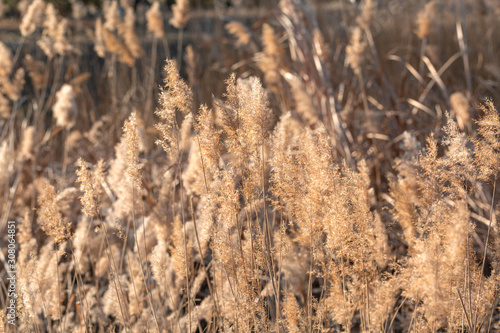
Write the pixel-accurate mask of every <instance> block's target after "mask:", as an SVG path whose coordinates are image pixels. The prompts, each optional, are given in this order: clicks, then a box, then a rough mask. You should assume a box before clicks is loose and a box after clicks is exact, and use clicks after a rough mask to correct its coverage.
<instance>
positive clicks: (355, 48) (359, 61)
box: [346, 27, 366, 73]
mask: <svg viewBox="0 0 500 333" xmlns="http://www.w3.org/2000/svg"><path fill="white" fill-rule="evenodd" d="M365 49H366V42H365V41H364V40H363V31H362V30H361V29H360V28H359V27H355V28H354V29H353V30H352V34H351V40H350V41H349V45H347V47H346V57H347V62H348V63H349V65H350V66H351V68H352V69H353V71H354V72H355V73H359V72H360V71H361V66H362V65H363V61H364V52H365Z"/></svg>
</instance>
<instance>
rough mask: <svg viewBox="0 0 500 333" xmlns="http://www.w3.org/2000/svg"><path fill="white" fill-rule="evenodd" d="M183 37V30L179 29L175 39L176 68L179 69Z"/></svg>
mask: <svg viewBox="0 0 500 333" xmlns="http://www.w3.org/2000/svg"><path fill="white" fill-rule="evenodd" d="M183 35H184V29H179V34H178V37H177V66H178V67H179V68H180V67H181V61H182V38H183Z"/></svg>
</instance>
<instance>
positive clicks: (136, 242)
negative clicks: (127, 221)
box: [132, 184, 160, 333]
mask: <svg viewBox="0 0 500 333" xmlns="http://www.w3.org/2000/svg"><path fill="white" fill-rule="evenodd" d="M134 185H135V184H132V222H133V223H134V240H135V245H136V246H137V255H138V257H139V265H140V267H141V273H142V278H143V281H144V287H145V288H146V293H147V294H148V300H149V306H150V307H151V312H152V313H153V318H154V321H155V325H156V329H157V330H158V333H160V325H159V324H158V318H157V317H156V311H155V309H154V307H153V298H152V296H151V292H150V291H149V288H148V283H147V280H146V275H145V274H144V271H143V269H142V262H143V260H142V258H141V251H140V247H139V242H138V241H137V233H136V232H137V226H136V223H135V186H134ZM144 228H145V226H143V229H144ZM145 262H146V265H147V261H145Z"/></svg>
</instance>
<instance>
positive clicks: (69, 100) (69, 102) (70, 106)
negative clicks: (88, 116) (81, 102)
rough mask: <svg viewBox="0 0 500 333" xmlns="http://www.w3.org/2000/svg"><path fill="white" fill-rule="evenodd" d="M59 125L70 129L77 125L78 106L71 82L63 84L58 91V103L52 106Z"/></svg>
mask: <svg viewBox="0 0 500 333" xmlns="http://www.w3.org/2000/svg"><path fill="white" fill-rule="evenodd" d="M52 110H53V111H54V117H55V118H56V124H57V126H60V127H64V128H65V129H67V130H69V129H70V128H71V127H73V126H74V125H75V121H76V115H77V112H78V111H77V106H76V101H75V95H74V93H73V87H72V86H71V85H69V84H63V86H62V87H61V89H59V91H58V92H57V93H56V103H55V104H54V106H53V107H52Z"/></svg>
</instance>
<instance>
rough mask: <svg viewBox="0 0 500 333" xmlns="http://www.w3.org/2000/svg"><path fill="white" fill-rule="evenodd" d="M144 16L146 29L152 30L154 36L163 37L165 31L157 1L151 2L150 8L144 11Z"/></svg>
mask: <svg viewBox="0 0 500 333" xmlns="http://www.w3.org/2000/svg"><path fill="white" fill-rule="evenodd" d="M146 18H147V20H148V31H150V32H152V33H153V34H154V35H155V37H156V38H163V35H164V33H165V31H164V27H163V16H162V14H161V10H160V2H159V1H155V2H153V4H152V5H151V8H149V9H148V11H147V12H146Z"/></svg>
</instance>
